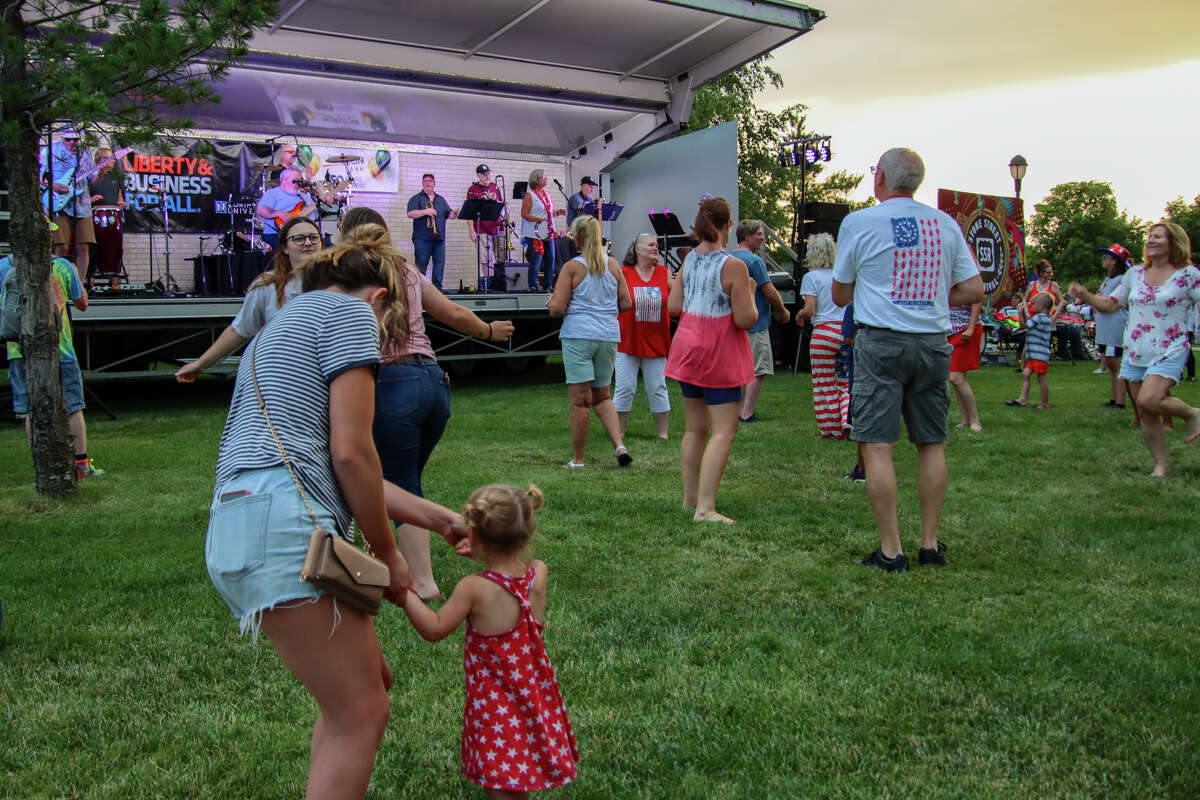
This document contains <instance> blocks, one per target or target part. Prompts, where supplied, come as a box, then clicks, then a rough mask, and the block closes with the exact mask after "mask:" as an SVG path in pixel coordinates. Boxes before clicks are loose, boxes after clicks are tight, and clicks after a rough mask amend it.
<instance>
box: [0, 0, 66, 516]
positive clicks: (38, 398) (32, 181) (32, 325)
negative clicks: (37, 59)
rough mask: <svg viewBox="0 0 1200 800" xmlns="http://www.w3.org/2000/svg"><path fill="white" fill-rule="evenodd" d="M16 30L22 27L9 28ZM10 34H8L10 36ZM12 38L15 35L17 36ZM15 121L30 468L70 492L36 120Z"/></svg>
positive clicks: (12, 68)
mask: <svg viewBox="0 0 1200 800" xmlns="http://www.w3.org/2000/svg"><path fill="white" fill-rule="evenodd" d="M19 8H20V4H19V3H13V4H10V5H9V6H8V8H7V9H5V11H4V20H3V27H4V30H3V31H2V33H3V36H4V38H5V39H6V40H8V39H9V37H10V36H13V35H14V33H15V32H17V31H23V26H22V25H21V21H20V11H19ZM16 35H17V36H23V33H16ZM10 41H11V40H10ZM17 41H20V40H19V39H18V40H17ZM22 52H23V51H22V50H21V49H20V48H15V47H5V53H4V59H3V66H2V67H0V80H3V81H4V83H5V84H7V85H8V86H9V87H17V88H18V91H20V90H21V89H27V87H28V76H27V75H26V73H25V67H26V64H25V59H24V57H23V56H22V55H21V53H22ZM14 121H15V122H17V124H18V125H19V126H20V133H19V137H20V144H19V146H17V147H14V148H10V149H9V150H7V152H6V154H5V156H6V160H7V163H8V175H9V186H8V190H9V203H10V208H11V209H12V218H11V220H10V222H9V238H10V240H11V242H12V248H13V251H12V261H13V269H14V270H15V271H16V280H17V286H18V288H19V289H20V292H21V310H22V311H21V338H20V345H21V355H22V357H23V358H24V363H25V377H26V383H27V384H28V388H29V422H30V431H31V447H32V450H33V470H34V476H35V484H36V487H37V491H38V492H40V493H42V494H48V495H66V494H70V493H72V492H74V491H75V489H76V483H75V459H74V448H73V447H72V445H71V436H70V432H69V431H68V429H67V409H66V401H65V400H64V399H63V392H62V382H61V379H60V376H59V364H58V334H59V328H60V326H61V321H60V317H59V314H58V310H57V304H56V302H55V293H54V289H53V287H52V286H51V285H50V262H51V251H50V248H51V236H50V230H49V226H48V225H47V223H46V220H45V218H44V217H43V214H42V201H41V193H40V191H39V181H38V174H37V173H38V145H39V139H38V137H39V133H40V127H41V126H40V125H39V124H38V121H37V120H36V119H35V120H30V119H29V118H28V117H26V118H23V119H19V120H14Z"/></svg>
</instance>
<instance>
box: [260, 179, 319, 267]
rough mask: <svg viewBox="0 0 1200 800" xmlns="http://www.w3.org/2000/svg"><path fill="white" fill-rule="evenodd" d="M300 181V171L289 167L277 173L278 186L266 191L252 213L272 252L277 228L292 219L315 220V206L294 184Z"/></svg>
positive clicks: (277, 237)
mask: <svg viewBox="0 0 1200 800" xmlns="http://www.w3.org/2000/svg"><path fill="white" fill-rule="evenodd" d="M299 180H302V177H301V175H300V171H299V170H298V169H296V168H294V167H289V168H288V169H285V170H284V171H283V172H281V173H279V185H278V186H276V187H275V188H273V189H268V190H267V191H266V193H265V194H264V195H263V196H262V199H261V200H259V201H258V207H257V208H256V209H254V213H255V214H257V215H258V216H259V218H260V219H261V220H262V223H263V232H262V240H263V241H264V242H265V243H266V244H267V245H268V246H269V247H270V248H271V249H272V250H273V249H275V246H276V245H277V244H279V226H281V225H283V223H285V222H287V221H288V220H289V219H292V218H293V217H308V218H309V219H311V220H313V221H314V222H315V221H316V219H317V204H316V203H314V202H312V199H311V198H310V197H308V196H307V195H302V194H301V193H300V187H299V186H297V185H296V182H297V181H299Z"/></svg>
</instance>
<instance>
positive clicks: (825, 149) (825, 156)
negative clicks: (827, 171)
mask: <svg viewBox="0 0 1200 800" xmlns="http://www.w3.org/2000/svg"><path fill="white" fill-rule="evenodd" d="M831 158H833V153H832V152H830V150H829V140H828V139H826V140H825V141H824V142H821V160H822V161H828V160H829V159H831Z"/></svg>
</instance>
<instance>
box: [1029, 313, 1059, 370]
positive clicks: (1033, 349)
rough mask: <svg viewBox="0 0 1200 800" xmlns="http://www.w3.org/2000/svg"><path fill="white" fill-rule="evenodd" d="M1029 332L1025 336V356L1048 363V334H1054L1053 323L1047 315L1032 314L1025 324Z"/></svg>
mask: <svg viewBox="0 0 1200 800" xmlns="http://www.w3.org/2000/svg"><path fill="white" fill-rule="evenodd" d="M1025 329H1026V330H1027V331H1029V332H1028V333H1027V334H1026V335H1025V355H1027V356H1028V357H1029V358H1033V359H1037V360H1038V361H1045V362H1047V363H1049V361H1050V334H1052V333H1053V332H1054V323H1053V322H1052V321H1051V320H1050V315H1049V314H1045V313H1042V314H1034V315H1033V316H1032V317H1030V318H1029V321H1028V322H1026V323H1025Z"/></svg>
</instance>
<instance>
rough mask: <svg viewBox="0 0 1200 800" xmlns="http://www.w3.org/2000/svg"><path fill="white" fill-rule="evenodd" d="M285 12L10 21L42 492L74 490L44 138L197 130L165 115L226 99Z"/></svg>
mask: <svg viewBox="0 0 1200 800" xmlns="http://www.w3.org/2000/svg"><path fill="white" fill-rule="evenodd" d="M172 5H173V6H174V9H172ZM276 11H277V8H276V3H275V0H180V2H176V3H173V4H168V3H167V2H166V1H165V0H141V1H140V2H138V3H129V4H126V3H117V2H112V1H111V0H98V1H97V2H91V1H89V0H25V2H20V0H17V1H16V2H9V3H7V4H6V5H5V6H4V9H3V11H2V12H0V57H2V59H3V63H2V64H0V146H2V147H4V149H5V155H6V159H7V166H8V175H9V199H10V201H11V207H12V218H11V221H10V224H9V238H10V240H11V243H12V248H13V252H12V260H13V266H14V269H15V271H16V276H17V285H18V287H19V290H20V292H21V301H22V309H23V311H22V327H21V338H20V345H21V352H22V355H23V357H24V359H25V368H26V376H27V381H28V384H29V418H30V424H31V432H32V449H33V463H34V474H35V485H36V487H37V490H38V491H39V492H42V493H46V494H52V495H61V494H67V493H70V492H73V491H74V490H75V471H74V462H73V459H72V447H71V443H70V437H69V434H68V432H67V420H66V408H65V406H64V402H63V397H62V388H61V386H60V383H59V365H58V329H57V315H56V314H54V313H53V309H54V300H53V297H52V295H51V290H50V286H49V278H50V243H51V242H50V239H51V237H50V232H49V230H48V226H47V221H46V218H45V216H44V213H43V210H42V202H41V198H40V190H39V185H38V184H39V176H38V174H37V172H38V149H39V147H40V145H41V143H42V140H43V139H44V138H45V137H47V135H48V131H49V130H50V129H51V128H52V127H54V126H56V125H65V124H71V125H73V126H75V127H89V126H91V127H96V128H97V129H99V130H105V131H107V132H110V133H113V134H119V135H120V137H121V138H122V140H123V141H124V143H126V144H136V143H139V142H145V141H149V140H150V139H151V138H152V137H153V136H155V135H156V134H160V133H162V132H164V131H165V130H167V129H174V130H178V129H181V128H185V127H187V125H188V123H187V122H186V121H183V122H174V123H172V124H170V125H168V124H167V122H166V121H165V120H164V119H163V117H162V116H161V111H162V109H163V108H164V107H166V106H181V105H184V104H187V103H211V102H215V101H216V100H217V99H219V98H218V96H217V95H216V93H215V92H214V90H213V88H212V84H213V82H215V81H216V80H219V79H221V78H223V77H224V76H225V75H226V74H227V73H228V71H229V68H230V66H232V65H233V64H234V63H236V62H237V61H238V60H239V59H240V58H242V57H243V56H244V55H245V54H246V52H247V44H248V42H249V40H250V37H251V36H252V35H253V32H254V30H255V29H256V28H258V27H261V26H262V25H264V24H266V23H267V22H269V21H270V20H271V19H272V18H273V17H274V15H275V13H276Z"/></svg>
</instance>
